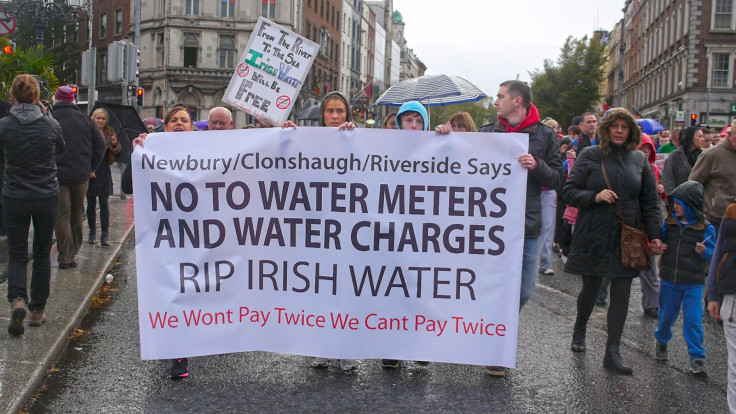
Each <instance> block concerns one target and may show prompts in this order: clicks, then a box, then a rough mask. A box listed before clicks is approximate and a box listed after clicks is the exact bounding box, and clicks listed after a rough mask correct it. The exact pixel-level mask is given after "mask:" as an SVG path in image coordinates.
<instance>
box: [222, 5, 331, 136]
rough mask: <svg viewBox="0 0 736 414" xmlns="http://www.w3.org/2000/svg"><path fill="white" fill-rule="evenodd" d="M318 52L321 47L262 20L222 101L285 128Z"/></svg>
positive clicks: (256, 27) (260, 19)
mask: <svg viewBox="0 0 736 414" xmlns="http://www.w3.org/2000/svg"><path fill="white" fill-rule="evenodd" d="M317 51H319V45H318V44H317V43H314V42H312V41H311V40H309V39H307V38H305V37H302V36H300V35H298V34H296V33H294V32H292V31H290V30H287V29H285V28H284V27H282V26H279V25H277V24H276V23H274V22H272V21H270V20H268V19H265V18H263V17H260V18H259V19H258V22H257V23H256V26H255V29H254V30H253V33H252V34H251V36H250V39H249V40H248V44H247V45H246V46H245V50H244V51H243V55H242V56H241V57H240V61H239V62H238V66H237V67H236V68H235V73H234V74H233V77H232V78H231V79H230V84H229V85H228V87H227V90H226V91H225V94H224V95H223V98H222V101H223V102H226V103H227V104H229V105H231V106H233V107H235V108H238V109H240V110H242V111H245V112H247V113H249V114H251V115H255V116H257V117H259V118H261V119H264V120H266V121H268V122H270V123H271V124H272V125H279V124H281V123H282V122H284V121H285V120H286V118H287V117H288V116H289V112H291V108H292V107H293V106H294V100H295V98H296V96H297V94H299V90H300V89H301V87H302V85H303V83H304V79H306V77H307V74H308V73H309V68H310V67H311V66H312V62H314V57H315V56H316V55H317Z"/></svg>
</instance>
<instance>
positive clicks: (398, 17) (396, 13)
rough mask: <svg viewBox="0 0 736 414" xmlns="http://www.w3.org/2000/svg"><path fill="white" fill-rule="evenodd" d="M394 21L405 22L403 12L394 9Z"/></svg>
mask: <svg viewBox="0 0 736 414" xmlns="http://www.w3.org/2000/svg"><path fill="white" fill-rule="evenodd" d="M393 21H394V23H399V24H404V18H403V17H402V16H401V12H399V11H398V10H394V17H393Z"/></svg>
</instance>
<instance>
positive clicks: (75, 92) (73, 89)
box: [69, 85, 79, 102]
mask: <svg viewBox="0 0 736 414" xmlns="http://www.w3.org/2000/svg"><path fill="white" fill-rule="evenodd" d="M69 87H70V88H72V92H74V101H75V102H76V101H78V100H79V99H78V95H77V92H79V87H78V86H77V85H69Z"/></svg>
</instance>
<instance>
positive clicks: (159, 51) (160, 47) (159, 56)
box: [156, 32, 166, 67]
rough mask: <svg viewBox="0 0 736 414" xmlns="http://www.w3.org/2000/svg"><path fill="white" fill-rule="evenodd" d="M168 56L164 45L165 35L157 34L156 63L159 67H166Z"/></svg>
mask: <svg viewBox="0 0 736 414" xmlns="http://www.w3.org/2000/svg"><path fill="white" fill-rule="evenodd" d="M165 54H166V45H165V44H164V33H163V32H160V33H156V61H157V63H158V66H159V67H162V66H164V56H165Z"/></svg>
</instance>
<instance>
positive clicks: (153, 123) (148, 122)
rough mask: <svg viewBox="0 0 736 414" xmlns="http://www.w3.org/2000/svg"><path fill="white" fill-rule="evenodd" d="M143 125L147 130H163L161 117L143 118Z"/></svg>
mask: <svg viewBox="0 0 736 414" xmlns="http://www.w3.org/2000/svg"><path fill="white" fill-rule="evenodd" d="M143 125H145V126H146V130H148V132H163V131H164V120H163V119H161V118H146V119H144V120H143Z"/></svg>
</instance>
